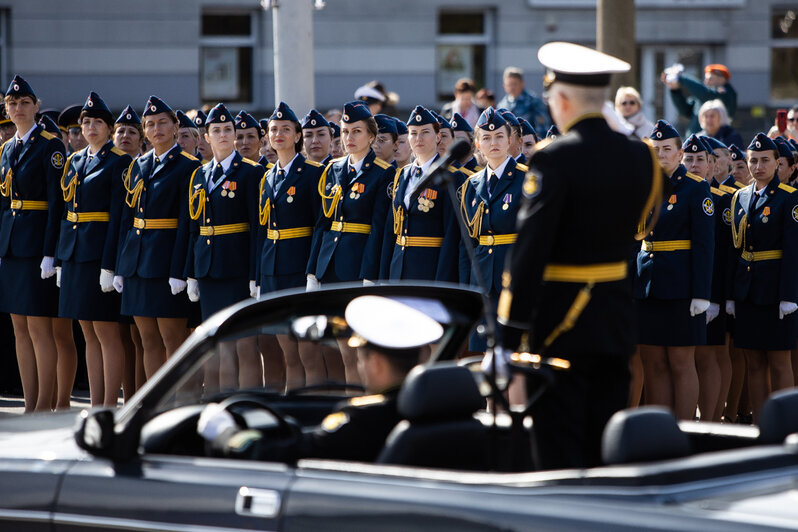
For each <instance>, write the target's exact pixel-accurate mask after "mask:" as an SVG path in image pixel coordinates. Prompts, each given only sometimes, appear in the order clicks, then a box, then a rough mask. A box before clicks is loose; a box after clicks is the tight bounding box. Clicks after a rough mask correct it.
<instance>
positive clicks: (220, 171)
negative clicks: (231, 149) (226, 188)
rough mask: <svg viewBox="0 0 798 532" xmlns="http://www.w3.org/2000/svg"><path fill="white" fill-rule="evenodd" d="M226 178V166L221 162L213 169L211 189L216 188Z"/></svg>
mask: <svg viewBox="0 0 798 532" xmlns="http://www.w3.org/2000/svg"><path fill="white" fill-rule="evenodd" d="M223 178H224V168H222V165H221V164H217V165H216V168H214V169H213V176H211V190H213V189H215V188H216V187H217V186H218V185H219V183H221V182H222V179H223Z"/></svg>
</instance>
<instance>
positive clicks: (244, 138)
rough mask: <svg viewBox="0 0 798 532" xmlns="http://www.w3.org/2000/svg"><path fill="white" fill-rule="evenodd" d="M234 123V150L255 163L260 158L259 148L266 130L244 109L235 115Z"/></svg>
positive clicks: (264, 138) (264, 140)
mask: <svg viewBox="0 0 798 532" xmlns="http://www.w3.org/2000/svg"><path fill="white" fill-rule="evenodd" d="M235 124H236V134H235V135H236V142H235V150H236V151H237V152H238V153H239V154H241V157H243V158H244V159H249V160H250V161H252V162H254V163H257V162H258V159H260V149H261V148H262V147H263V144H264V143H265V142H266V130H265V129H264V128H262V127H260V124H259V123H258V121H257V120H255V117H254V116H252V115H251V114H249V113H248V112H246V111H240V112H239V113H238V114H237V115H236V119H235ZM265 169H266V168H265V166H264V170H265Z"/></svg>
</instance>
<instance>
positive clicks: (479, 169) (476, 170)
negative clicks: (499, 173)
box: [474, 166, 485, 174]
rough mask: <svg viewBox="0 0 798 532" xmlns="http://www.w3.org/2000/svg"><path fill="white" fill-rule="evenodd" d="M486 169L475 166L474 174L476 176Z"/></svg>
mask: <svg viewBox="0 0 798 532" xmlns="http://www.w3.org/2000/svg"><path fill="white" fill-rule="evenodd" d="M484 169H485V167H484V166H475V167H474V173H475V174H476V173H477V172H481V171H482V170H484Z"/></svg>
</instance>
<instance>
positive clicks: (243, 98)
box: [200, 12, 255, 103]
mask: <svg viewBox="0 0 798 532" xmlns="http://www.w3.org/2000/svg"><path fill="white" fill-rule="evenodd" d="M254 22H255V21H254V17H253V16H252V14H250V13H214V12H211V13H208V12H206V13H203V15H202V45H201V49H200V97H201V98H202V100H203V101H204V102H208V103H215V102H218V101H225V102H242V103H243V102H251V101H252V97H253V91H252V70H253V60H252V55H253V49H254V46H255V29H254V28H255V25H254Z"/></svg>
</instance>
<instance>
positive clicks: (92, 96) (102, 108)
mask: <svg viewBox="0 0 798 532" xmlns="http://www.w3.org/2000/svg"><path fill="white" fill-rule="evenodd" d="M82 111H83V112H84V113H86V116H89V117H92V118H100V119H103V120H105V121H106V122H107V123H108V124H111V123H113V121H114V115H112V114H111V110H110V109H109V108H108V106H107V105H106V104H105V102H104V101H103V99H102V98H100V95H99V94H97V93H96V92H90V93H89V97H88V98H86V103H84V104H83V109H82Z"/></svg>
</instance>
